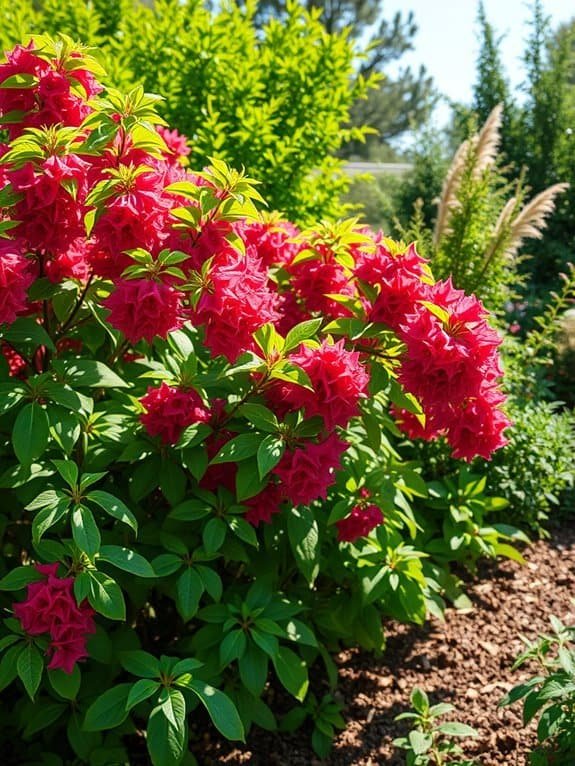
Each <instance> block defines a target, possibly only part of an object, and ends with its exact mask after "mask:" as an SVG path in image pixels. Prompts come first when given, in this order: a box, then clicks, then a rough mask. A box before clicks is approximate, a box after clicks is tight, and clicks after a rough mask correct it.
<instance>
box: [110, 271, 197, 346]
mask: <svg viewBox="0 0 575 766" xmlns="http://www.w3.org/2000/svg"><path fill="white" fill-rule="evenodd" d="M104 306H105V307H106V308H108V309H109V310H110V316H109V317H108V321H109V322H110V324H111V325H112V327H114V328H116V330H120V331H121V332H123V333H124V335H125V336H126V338H127V339H128V340H129V341H130V343H132V344H136V343H138V341H140V340H142V338H144V339H145V340H147V341H148V343H151V342H152V341H153V340H154V338H155V337H160V338H165V337H166V336H167V335H168V333H169V332H171V331H172V330H177V329H178V328H179V327H181V326H182V323H183V322H182V319H181V317H180V297H179V295H178V293H177V292H176V291H175V290H174V289H173V288H171V287H168V285H165V284H162V283H161V282H155V281H153V280H150V279H125V280H120V282H118V284H117V286H116V288H115V290H114V292H113V293H112V294H111V295H110V296H109V297H108V298H107V299H106V300H105V301H104Z"/></svg>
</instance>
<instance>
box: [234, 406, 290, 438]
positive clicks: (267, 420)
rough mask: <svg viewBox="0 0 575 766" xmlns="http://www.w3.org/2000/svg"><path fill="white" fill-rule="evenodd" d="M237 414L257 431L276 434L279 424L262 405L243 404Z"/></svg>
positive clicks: (271, 413)
mask: <svg viewBox="0 0 575 766" xmlns="http://www.w3.org/2000/svg"><path fill="white" fill-rule="evenodd" d="M238 414H239V415H241V416H242V417H244V418H245V419H246V420H248V421H249V422H250V423H252V424H253V425H254V426H255V427H256V428H257V429H258V430H259V431H265V432H269V433H277V432H278V431H279V427H280V424H279V422H278V419H277V418H276V416H275V415H274V413H273V412H272V411H271V410H270V409H268V408H267V407H264V406H263V405H262V404H243V405H242V406H241V407H240V409H239V411H238Z"/></svg>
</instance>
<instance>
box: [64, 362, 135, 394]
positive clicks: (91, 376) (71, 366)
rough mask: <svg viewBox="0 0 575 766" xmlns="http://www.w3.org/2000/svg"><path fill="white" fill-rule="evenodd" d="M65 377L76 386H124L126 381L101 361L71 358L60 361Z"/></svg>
mask: <svg viewBox="0 0 575 766" xmlns="http://www.w3.org/2000/svg"><path fill="white" fill-rule="evenodd" d="M62 367H63V370H64V371H65V375H66V377H67V379H68V380H69V381H70V382H72V383H73V385H74V386H77V387H78V388H126V387H127V385H128V384H127V383H126V382H125V381H123V380H122V378H120V377H119V376H118V375H116V373H115V372H113V371H112V370H111V369H110V368H109V367H107V366H106V365H105V364H104V363H103V362H98V361H95V360H93V359H73V360H71V361H66V362H65V363H62Z"/></svg>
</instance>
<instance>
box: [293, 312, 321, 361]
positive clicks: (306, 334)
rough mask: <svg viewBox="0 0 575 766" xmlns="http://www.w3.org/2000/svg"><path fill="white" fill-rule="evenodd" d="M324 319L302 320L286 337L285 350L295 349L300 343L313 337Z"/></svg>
mask: <svg viewBox="0 0 575 766" xmlns="http://www.w3.org/2000/svg"><path fill="white" fill-rule="evenodd" d="M322 321H323V319H308V320H307V321H305V322H300V324H297V325H296V326H295V327H292V329H291V330H290V331H289V332H288V334H287V335H286V338H285V346H284V352H285V353H286V354H287V353H288V352H289V351H293V350H294V349H295V348H297V347H298V346H299V345H300V343H301V342H302V341H304V340H308V338H313V336H314V335H315V334H316V333H317V331H318V330H319V328H320V327H321V323H322Z"/></svg>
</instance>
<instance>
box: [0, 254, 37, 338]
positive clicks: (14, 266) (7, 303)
mask: <svg viewBox="0 0 575 766" xmlns="http://www.w3.org/2000/svg"><path fill="white" fill-rule="evenodd" d="M31 265H32V264H31V262H30V261H29V260H28V259H27V258H26V256H25V255H24V251H23V248H22V244H21V243H19V242H18V241H11V240H8V239H1V240H0V324H5V323H6V324H12V322H14V320H15V319H16V317H17V316H18V315H19V314H22V313H23V312H25V311H26V309H27V301H28V299H27V295H26V292H27V290H28V288H29V287H30V285H31V284H32V281H33V280H34V275H33V272H32V268H31Z"/></svg>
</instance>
